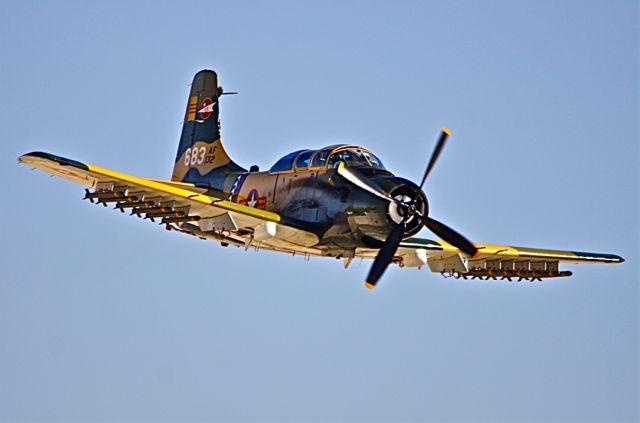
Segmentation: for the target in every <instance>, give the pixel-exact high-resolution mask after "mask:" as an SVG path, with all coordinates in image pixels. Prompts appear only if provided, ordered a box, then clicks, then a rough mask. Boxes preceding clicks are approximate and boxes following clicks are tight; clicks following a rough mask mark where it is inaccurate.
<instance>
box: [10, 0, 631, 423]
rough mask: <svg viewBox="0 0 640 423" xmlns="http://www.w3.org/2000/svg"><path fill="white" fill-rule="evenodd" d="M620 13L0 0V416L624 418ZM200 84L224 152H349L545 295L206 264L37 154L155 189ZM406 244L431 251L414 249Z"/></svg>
mask: <svg viewBox="0 0 640 423" xmlns="http://www.w3.org/2000/svg"><path fill="white" fill-rule="evenodd" d="M638 12H639V10H638V2H635V1H588V2H587V1H563V2H555V1H521V2H497V1H493V2H482V3H481V2H471V1H469V2H465V1H457V2H426V1H423V2H422V1H401V2H380V1H368V2H364V1H348V2H335V1H334V2H332V1H329V2H314V3H311V2H284V1H278V2H226V3H222V2H200V3H190V4H188V5H187V4H183V3H182V2H145V1H133V2H118V1H115V2H101V3H98V2H68V1H67V2H64V1H61V2H29V1H24V2H23V1H20V2H17V1H5V2H2V3H0V20H1V22H0V23H1V24H0V54H1V55H2V61H1V62H0V88H1V90H0V92H1V93H2V101H0V137H1V139H2V142H1V143H0V152H1V157H2V165H1V166H0V176H2V180H3V181H5V186H6V187H7V189H5V194H4V196H3V200H2V204H3V207H2V208H0V210H1V211H0V216H1V217H2V220H3V223H4V224H3V225H2V226H1V227H0V228H1V229H0V234H1V239H2V240H3V242H2V254H0V269H2V270H1V272H2V273H1V274H2V277H1V278H0V339H2V342H0V419H1V420H3V421H16V420H41V421H47V420H56V421H74V420H75V421H88V420H93V421H95V420H110V421H145V420H148V421H157V420H166V421H195V420H207V421H266V420H270V421H302V420H305V421H310V420H315V421H356V420H357V421H488V420H490V421H636V420H638V418H639V410H638V398H639V394H640V393H639V388H638V378H639V367H638V357H639V351H638V344H639V342H638V341H639V339H638V337H639V331H638V322H639V316H638V302H639V295H638V294H639V292H638V282H639V276H640V275H639V271H638V270H639V269H638V262H637V257H638V253H639V248H638V247H639V245H638V243H639V242H638V241H639V240H638V238H639V236H638V234H639V233H640V230H639V229H640V228H639V227H638V216H639V215H640V213H639V211H640V210H639V201H638V200H639V199H638V195H639V192H640V189H639V188H640V187H639V186H638V185H639V180H640V178H639V175H638V168H639V166H638V164H639V163H638V162H639V159H640V156H639V151H638V140H639V139H640V137H639V136H640V133H639V132H640V130H639V116H640V110H639V83H638V79H639V76H638V75H640V72H639V71H640V69H639V65H638V64H639V48H638V39H639V37H638V35H639V33H638V30H639V13H638ZM203 68H212V69H216V70H217V71H218V73H219V75H220V79H221V83H222V85H224V86H225V88H226V89H227V90H231V91H238V92H239V93H240V94H239V95H237V96H232V97H227V98H224V103H223V104H222V106H221V109H222V111H221V116H222V131H223V138H224V141H225V145H226V147H227V149H228V151H229V153H230V154H231V156H232V157H233V158H234V160H236V161H237V162H238V163H240V164H243V165H245V166H250V165H251V164H258V165H260V166H261V167H263V168H264V167H268V166H270V165H271V164H272V163H273V162H275V160H276V159H277V158H279V157H280V156H282V155H283V154H284V153H286V152H289V151H291V150H294V149H298V148H305V147H306V148H317V147H321V146H323V145H328V144H334V143H337V142H348V143H356V144H363V145H365V146H367V147H369V148H371V149H372V150H373V151H374V152H376V153H377V155H379V156H381V157H382V159H383V161H384V163H385V165H386V166H387V167H388V168H389V169H391V170H392V171H394V172H395V173H396V174H399V175H401V176H405V177H408V178H410V179H413V180H418V179H419V178H420V176H421V175H422V172H423V170H424V166H425V164H426V161H427V160H428V157H429V155H430V153H431V150H432V148H433V145H434V143H435V140H436V138H437V136H438V131H439V130H440V128H441V127H443V126H448V127H450V128H451V130H452V137H451V139H450V142H449V144H448V145H447V148H446V150H445V152H444V154H443V156H442V157H441V160H440V161H439V163H438V166H437V168H436V169H435V170H434V172H433V173H432V174H431V176H430V178H429V182H428V185H427V187H426V192H427V195H428V196H429V199H430V203H431V213H432V214H433V216H434V217H437V218H438V219H441V220H442V221H445V222H447V223H449V224H450V225H451V226H453V227H455V228H457V229H459V230H460V231H461V232H462V233H464V234H465V235H467V236H468V237H469V238H471V239H472V240H475V241H478V242H491V243H501V244H509V245H521V246H529V247H541V248H562V249H574V250H582V251H594V252H609V253H615V254H620V255H622V256H624V257H625V258H626V259H627V261H626V263H624V264H622V265H616V266H587V265H581V266H568V267H567V268H568V269H570V270H572V271H574V277H572V278H569V279H565V280H558V281H549V282H545V283H535V284H531V283H506V282H477V281H474V282H471V281H461V280H444V279H443V278H441V277H440V276H439V275H435V274H431V273H428V272H427V271H425V270H423V271H422V272H418V271H415V270H407V269H399V268H391V269H390V270H389V271H388V272H387V274H386V275H385V277H384V279H383V280H382V282H381V283H380V286H379V288H377V289H376V290H375V291H373V292H371V291H368V290H366V289H364V287H363V286H362V281H363V278H364V276H365V275H366V272H367V270H368V266H369V264H368V263H362V264H359V263H356V262H354V264H353V265H352V267H351V268H350V269H348V270H343V269H342V266H341V263H340V262H338V261H333V260H329V259H312V260H310V261H309V262H306V261H304V260H303V259H302V258H298V257H291V256H287V255H278V254H274V253H268V252H260V253H255V252H252V251H248V252H245V251H243V250H240V249H235V248H228V249H223V248H221V247H220V246H219V245H217V244H215V243H213V242H204V241H198V240H196V239H194V238H192V237H185V236H180V235H179V234H176V233H168V232H166V231H165V230H164V229H162V228H161V227H159V226H156V225H153V224H151V223H149V222H142V221H139V220H137V219H133V218H129V217H126V216H122V215H121V214H120V213H117V212H115V211H113V210H109V209H103V208H102V207H96V206H93V205H91V204H89V203H88V202H83V201H80V199H81V197H82V189H81V188H80V187H79V186H75V185H73V184H71V183H68V182H65V181H62V180H59V179H56V178H50V177H49V176H47V175H45V174H43V173H41V172H37V171H31V170H30V169H28V168H25V167H23V166H18V165H16V164H15V159H16V157H17V156H18V155H20V154H23V153H25V152H28V151H32V150H44V151H49V152H52V153H55V154H59V155H63V156H66V157H70V158H74V159H78V160H82V161H86V162H88V163H92V164H98V165H101V166H104V167H109V168H112V169H116V170H120V171H124V172H129V173H132V174H135V175H139V176H147V177H154V178H168V177H169V176H170V172H171V168H172V162H173V159H174V157H175V151H176V149H177V142H178V137H179V132H180V123H179V122H180V120H181V118H182V114H183V112H184V108H185V102H186V97H187V94H188V89H189V87H188V84H189V83H190V81H191V78H192V77H193V74H194V73H195V72H196V71H198V70H200V69H203ZM422 235H423V236H424V237H432V235H431V234H430V233H428V232H427V231H425V232H424V233H423V234H422Z"/></svg>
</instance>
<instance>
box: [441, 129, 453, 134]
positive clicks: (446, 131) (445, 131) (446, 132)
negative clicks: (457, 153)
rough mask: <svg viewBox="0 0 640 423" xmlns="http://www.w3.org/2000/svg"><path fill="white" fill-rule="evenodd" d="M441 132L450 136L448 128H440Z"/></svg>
mask: <svg viewBox="0 0 640 423" xmlns="http://www.w3.org/2000/svg"><path fill="white" fill-rule="evenodd" d="M442 132H444V133H445V134H447V135H451V129H449V128H442Z"/></svg>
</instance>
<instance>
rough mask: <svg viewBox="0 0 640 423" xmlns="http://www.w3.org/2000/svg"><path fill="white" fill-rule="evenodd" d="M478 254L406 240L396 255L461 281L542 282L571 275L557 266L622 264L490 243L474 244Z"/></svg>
mask: <svg viewBox="0 0 640 423" xmlns="http://www.w3.org/2000/svg"><path fill="white" fill-rule="evenodd" d="M475 246H476V248H478V254H476V255H475V256H473V257H466V256H465V255H464V254H463V253H462V252H461V251H460V250H458V249H457V248H456V247H453V246H452V245H450V244H447V243H446V242H444V241H432V240H429V239H420V238H409V239H407V240H405V241H403V242H402V243H400V248H399V249H398V253H397V255H398V256H399V257H401V259H402V264H403V265H404V266H408V267H422V266H423V265H425V264H426V265H427V266H428V267H429V269H430V270H431V271H432V272H437V273H442V274H443V275H445V276H454V277H463V278H465V279H466V278H468V277H471V278H484V279H488V278H492V279H496V278H501V279H508V280H511V278H518V279H519V280H522V279H529V280H541V279H542V278H553V277H563V276H571V275H572V273H571V272H570V271H562V270H560V263H622V262H623V261H624V259H623V258H622V257H620V256H616V255H613V254H596V253H583V252H578V251H562V250H542V249H536V248H525V247H511V246H503V245H491V244H475Z"/></svg>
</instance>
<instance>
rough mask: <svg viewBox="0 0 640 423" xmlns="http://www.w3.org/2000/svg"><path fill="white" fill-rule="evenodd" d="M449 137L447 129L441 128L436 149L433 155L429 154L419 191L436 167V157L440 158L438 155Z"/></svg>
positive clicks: (449, 133)
mask: <svg viewBox="0 0 640 423" xmlns="http://www.w3.org/2000/svg"><path fill="white" fill-rule="evenodd" d="M449 135H451V132H450V131H449V128H442V132H441V133H440V138H439V139H438V143H437V144H436V148H435V149H434V150H433V153H432V154H431V159H430V160H429V164H428V165H427V169H426V170H425V171H424V176H423V177H422V182H420V189H422V186H423V185H424V183H425V181H426V180H427V176H429V173H431V169H433V167H434V166H435V165H436V162H437V161H438V157H440V153H441V152H442V149H443V148H444V145H445V144H446V142H447V138H449Z"/></svg>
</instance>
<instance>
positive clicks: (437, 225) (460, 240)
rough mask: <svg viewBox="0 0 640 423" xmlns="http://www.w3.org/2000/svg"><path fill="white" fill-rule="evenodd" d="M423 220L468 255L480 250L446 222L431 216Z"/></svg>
mask: <svg viewBox="0 0 640 423" xmlns="http://www.w3.org/2000/svg"><path fill="white" fill-rule="evenodd" d="M423 221H424V223H425V225H427V228H429V230H430V231H431V232H433V233H434V234H436V235H438V236H439V237H440V238H442V239H443V240H445V241H447V242H448V243H449V244H451V245H453V246H454V247H456V248H458V249H460V251H462V252H464V253H465V254H467V255H468V256H471V257H472V256H475V255H476V253H477V252H478V249H477V248H476V247H474V245H473V244H472V243H471V242H469V240H468V239H467V238H465V237H463V236H462V235H460V234H459V233H458V232H456V231H454V230H453V229H451V228H450V227H448V226H447V225H445V224H444V223H441V222H438V221H437V220H435V219H432V218H430V217H426V218H423Z"/></svg>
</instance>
